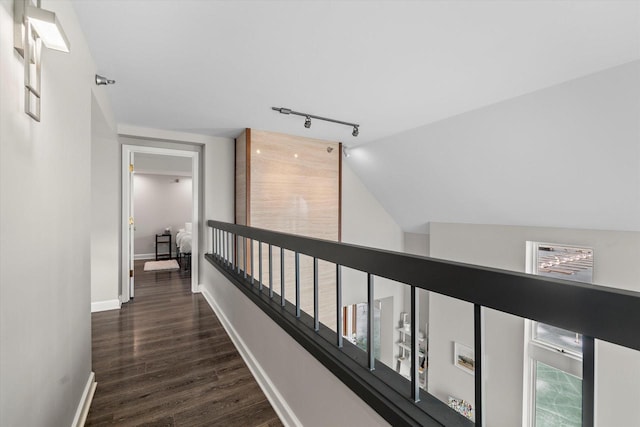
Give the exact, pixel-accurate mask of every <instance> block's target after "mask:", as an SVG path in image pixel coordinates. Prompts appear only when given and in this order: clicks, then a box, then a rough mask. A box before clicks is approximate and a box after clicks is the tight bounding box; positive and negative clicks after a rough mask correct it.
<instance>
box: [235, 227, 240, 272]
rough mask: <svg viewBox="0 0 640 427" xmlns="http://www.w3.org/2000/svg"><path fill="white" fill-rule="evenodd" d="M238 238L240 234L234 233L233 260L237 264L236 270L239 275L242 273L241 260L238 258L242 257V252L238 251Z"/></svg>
mask: <svg viewBox="0 0 640 427" xmlns="http://www.w3.org/2000/svg"><path fill="white" fill-rule="evenodd" d="M238 239H239V236H238V235H237V234H235V233H234V235H233V246H234V249H233V262H234V263H235V265H236V272H237V273H238V275H240V260H239V259H238V258H240V256H239V255H240V254H239V253H238Z"/></svg>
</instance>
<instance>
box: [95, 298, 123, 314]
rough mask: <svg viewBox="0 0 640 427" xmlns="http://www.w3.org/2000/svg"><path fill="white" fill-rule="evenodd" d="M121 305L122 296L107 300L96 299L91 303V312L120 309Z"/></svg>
mask: <svg viewBox="0 0 640 427" xmlns="http://www.w3.org/2000/svg"><path fill="white" fill-rule="evenodd" d="M121 305H122V303H121V302H120V298H117V299H110V300H106V301H96V302H92V303H91V312H92V313H97V312H99V311H107V310H120V306H121Z"/></svg>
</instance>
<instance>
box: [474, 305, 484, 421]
mask: <svg viewBox="0 0 640 427" xmlns="http://www.w3.org/2000/svg"><path fill="white" fill-rule="evenodd" d="M473 338H474V339H473V341H474V349H473V353H474V358H475V368H474V376H475V378H474V379H475V400H476V402H475V403H476V408H475V411H476V427H483V426H484V425H485V420H484V417H485V415H484V381H483V378H482V359H483V351H484V314H483V313H482V306H481V305H480V304H474V305H473Z"/></svg>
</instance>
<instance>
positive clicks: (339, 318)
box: [336, 264, 344, 348]
mask: <svg viewBox="0 0 640 427" xmlns="http://www.w3.org/2000/svg"><path fill="white" fill-rule="evenodd" d="M343 322H344V319H343V318H342V269H341V266H340V264H336V337H337V344H338V348H342V329H343V328H344V325H343Z"/></svg>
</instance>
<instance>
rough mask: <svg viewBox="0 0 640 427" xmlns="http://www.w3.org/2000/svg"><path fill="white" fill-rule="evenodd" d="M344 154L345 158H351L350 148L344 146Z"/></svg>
mask: <svg viewBox="0 0 640 427" xmlns="http://www.w3.org/2000/svg"><path fill="white" fill-rule="evenodd" d="M342 154H343V155H344V156H345V157H351V150H349V148H348V147H347V146H346V145H343V146H342Z"/></svg>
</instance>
